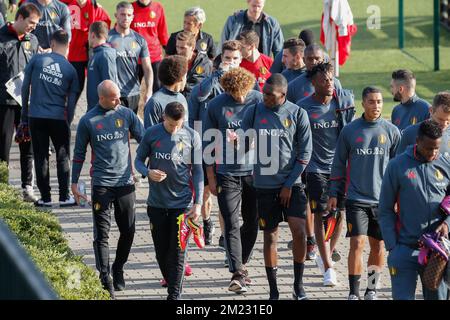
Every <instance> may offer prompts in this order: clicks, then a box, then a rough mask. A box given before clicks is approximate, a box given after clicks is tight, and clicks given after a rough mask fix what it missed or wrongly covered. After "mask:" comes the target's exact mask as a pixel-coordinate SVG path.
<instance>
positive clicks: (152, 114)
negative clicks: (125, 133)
mask: <svg viewBox="0 0 450 320" xmlns="http://www.w3.org/2000/svg"><path fill="white" fill-rule="evenodd" d="M162 114H163V110H162V108H161V105H160V104H159V103H156V101H155V100H153V99H152V98H151V99H150V100H148V102H147V104H146V105H145V108H144V128H145V129H147V128H149V127H151V126H154V125H155V124H158V123H160V122H161V121H162Z"/></svg>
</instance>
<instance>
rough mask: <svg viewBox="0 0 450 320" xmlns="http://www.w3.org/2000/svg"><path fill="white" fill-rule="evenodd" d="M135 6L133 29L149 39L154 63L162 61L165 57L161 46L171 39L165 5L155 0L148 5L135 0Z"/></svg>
mask: <svg viewBox="0 0 450 320" xmlns="http://www.w3.org/2000/svg"><path fill="white" fill-rule="evenodd" d="M133 8H134V19H133V22H132V23H131V29H133V30H134V31H136V32H137V33H139V34H140V35H141V36H143V37H144V39H145V40H146V41H147V45H148V51H149V52H150V58H151V60H152V63H153V62H158V61H161V60H162V58H163V54H162V48H161V46H165V45H167V41H168V40H169V33H168V32H167V23H166V16H165V14H164V7H163V6H162V5H161V4H160V3H159V2H155V1H151V2H150V4H149V5H148V6H144V5H143V4H141V3H140V2H138V1H135V2H133Z"/></svg>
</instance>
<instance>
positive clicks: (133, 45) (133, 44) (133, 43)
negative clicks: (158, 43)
mask: <svg viewBox="0 0 450 320" xmlns="http://www.w3.org/2000/svg"><path fill="white" fill-rule="evenodd" d="M137 47H138V44H137V42H136V41H133V42H132V43H131V49H136V48H137Z"/></svg>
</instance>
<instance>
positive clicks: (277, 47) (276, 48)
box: [269, 20, 284, 57]
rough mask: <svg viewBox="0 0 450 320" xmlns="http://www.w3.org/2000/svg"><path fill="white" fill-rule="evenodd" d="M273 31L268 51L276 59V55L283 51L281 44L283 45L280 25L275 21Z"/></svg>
mask: <svg viewBox="0 0 450 320" xmlns="http://www.w3.org/2000/svg"><path fill="white" fill-rule="evenodd" d="M273 30H274V34H273V44H272V48H269V49H271V51H272V53H273V56H274V57H276V56H277V54H278V53H280V52H281V51H283V43H284V37H283V31H282V30H281V27H280V24H279V23H278V21H276V20H275V25H274V28H273Z"/></svg>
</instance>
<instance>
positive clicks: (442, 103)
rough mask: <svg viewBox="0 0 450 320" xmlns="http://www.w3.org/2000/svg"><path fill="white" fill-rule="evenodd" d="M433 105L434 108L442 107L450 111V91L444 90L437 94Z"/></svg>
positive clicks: (445, 110)
mask: <svg viewBox="0 0 450 320" xmlns="http://www.w3.org/2000/svg"><path fill="white" fill-rule="evenodd" d="M431 107H432V108H433V110H436V109H438V108H442V110H444V112H445V113H450V91H442V92H439V93H438V94H437V95H435V96H434V99H433V104H432V106H431Z"/></svg>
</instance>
